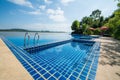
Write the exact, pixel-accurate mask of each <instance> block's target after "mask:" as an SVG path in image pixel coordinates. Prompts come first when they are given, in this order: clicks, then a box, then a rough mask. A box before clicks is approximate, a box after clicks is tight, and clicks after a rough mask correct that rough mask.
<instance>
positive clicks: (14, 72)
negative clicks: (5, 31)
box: [0, 38, 33, 80]
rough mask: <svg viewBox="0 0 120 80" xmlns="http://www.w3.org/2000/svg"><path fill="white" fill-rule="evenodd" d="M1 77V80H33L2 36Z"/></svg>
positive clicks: (0, 42)
mask: <svg viewBox="0 0 120 80" xmlns="http://www.w3.org/2000/svg"><path fill="white" fill-rule="evenodd" d="M0 53H1V54H0V79H1V80H33V78H32V76H31V75H30V74H29V73H28V71H27V70H26V69H25V68H24V67H23V66H22V64H21V63H20V62H19V61H18V59H16V57H15V56H14V54H13V53H12V52H11V51H10V49H9V48H8V47H7V46H6V44H5V43H4V42H3V40H2V39H1V38H0Z"/></svg>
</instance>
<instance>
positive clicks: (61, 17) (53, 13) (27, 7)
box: [0, 0, 117, 32]
mask: <svg viewBox="0 0 120 80" xmlns="http://www.w3.org/2000/svg"><path fill="white" fill-rule="evenodd" d="M116 4H117V3H116V2H114V0H0V29H10V28H22V29H29V30H50V31H66V32H69V31H71V29H70V26H71V24H72V22H73V21H74V20H76V19H77V20H79V21H80V20H81V19H82V18H83V17H84V16H89V15H90V14H91V13H92V11H93V10H96V9H99V10H101V11H102V15H103V16H105V17H108V16H110V15H111V14H112V12H113V11H114V10H115V9H117V6H116Z"/></svg>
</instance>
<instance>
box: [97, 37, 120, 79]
mask: <svg viewBox="0 0 120 80" xmlns="http://www.w3.org/2000/svg"><path fill="white" fill-rule="evenodd" d="M95 41H99V42H101V49H100V58H99V64H98V70H97V75H96V80H120V41H118V40H115V39H113V38H110V37H101V38H99V39H95Z"/></svg>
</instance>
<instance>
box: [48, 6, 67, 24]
mask: <svg viewBox="0 0 120 80" xmlns="http://www.w3.org/2000/svg"><path fill="white" fill-rule="evenodd" d="M47 13H48V15H49V18H50V19H52V20H53V21H56V22H63V21H65V20H66V18H65V16H64V11H63V10H61V8H57V9H56V10H54V9H48V10H47Z"/></svg>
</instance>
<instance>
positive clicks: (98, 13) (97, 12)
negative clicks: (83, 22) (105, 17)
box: [90, 9, 101, 20]
mask: <svg viewBox="0 0 120 80" xmlns="http://www.w3.org/2000/svg"><path fill="white" fill-rule="evenodd" d="M100 15H101V11H100V10H99V9H97V10H94V11H93V12H92V14H91V15H90V17H91V18H93V20H96V19H99V18H100Z"/></svg>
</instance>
